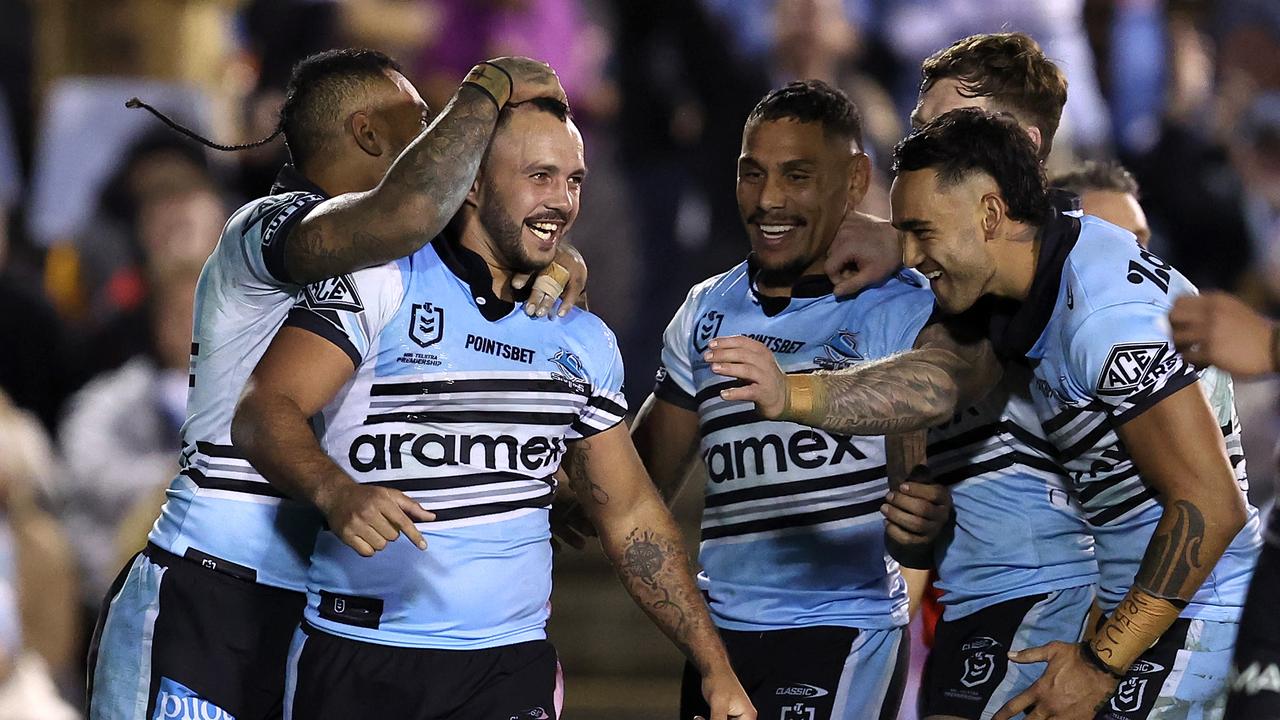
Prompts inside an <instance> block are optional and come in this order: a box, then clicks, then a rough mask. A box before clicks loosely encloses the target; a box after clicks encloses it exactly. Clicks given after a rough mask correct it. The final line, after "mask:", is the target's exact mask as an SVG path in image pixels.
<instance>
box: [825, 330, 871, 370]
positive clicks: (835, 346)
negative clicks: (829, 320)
mask: <svg viewBox="0 0 1280 720" xmlns="http://www.w3.org/2000/svg"><path fill="white" fill-rule="evenodd" d="M863 360H866V358H865V357H863V355H862V352H860V351H859V350H858V333H856V332H853V331H852V330H837V331H836V332H835V334H834V335H832V336H831V337H829V338H827V339H826V341H825V342H823V343H822V354H821V355H819V356H818V357H816V358H814V359H813V362H814V364H816V365H817V366H818V367H820V368H822V369H823V370H839V369H840V368H846V367H849V366H850V365H852V364H854V363H858V362H862V361H863Z"/></svg>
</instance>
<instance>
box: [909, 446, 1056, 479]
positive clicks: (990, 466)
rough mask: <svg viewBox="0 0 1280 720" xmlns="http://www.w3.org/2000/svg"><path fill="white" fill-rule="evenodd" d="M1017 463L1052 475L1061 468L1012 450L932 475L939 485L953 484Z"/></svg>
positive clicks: (1033, 456) (1004, 468)
mask: <svg viewBox="0 0 1280 720" xmlns="http://www.w3.org/2000/svg"><path fill="white" fill-rule="evenodd" d="M1018 464H1022V465H1026V466H1027V467H1030V468H1034V469H1036V470H1040V471H1042V472H1047V473H1053V474H1054V475H1060V474H1061V470H1059V469H1058V467H1057V466H1056V465H1054V464H1053V463H1051V462H1049V461H1048V460H1045V459H1043V458H1040V457H1037V456H1035V455H1028V454H1026V453H1022V452H1017V451H1014V452H1011V453H1009V454H1007V455H1001V456H999V457H994V458H991V459H989V460H983V461H982V462H977V463H973V464H970V465H967V466H965V467H960V468H957V469H955V470H953V471H951V472H946V473H941V474H939V475H935V476H934V477H933V481H934V482H936V483H938V484H940V485H955V484H956V483H960V482H964V481H965V480H969V479H970V478H975V477H978V476H979V475H985V474H987V473H991V472H998V471H1000V470H1006V469H1008V468H1011V467H1013V466H1014V465H1018Z"/></svg>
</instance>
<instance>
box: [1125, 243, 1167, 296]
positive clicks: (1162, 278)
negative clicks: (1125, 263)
mask: <svg viewBox="0 0 1280 720" xmlns="http://www.w3.org/2000/svg"><path fill="white" fill-rule="evenodd" d="M1140 255H1141V256H1142V259H1143V260H1144V261H1146V262H1147V264H1148V265H1151V267H1147V265H1143V264H1142V263H1140V262H1138V261H1137V260H1130V261H1129V274H1128V275H1127V276H1126V277H1128V278H1129V282H1131V283H1133V284H1134V285H1141V284H1142V282H1143V281H1144V280H1150V281H1151V282H1153V283H1155V285H1156V287H1158V288H1160V292H1163V293H1165V294H1166V295H1167V294H1168V293H1169V271H1170V270H1172V269H1173V266H1172V265H1170V264H1169V263H1167V262H1165V261H1163V260H1161V259H1160V258H1158V257H1156V256H1155V255H1152V254H1151V253H1149V252H1147V251H1146V250H1143V251H1141V253H1140Z"/></svg>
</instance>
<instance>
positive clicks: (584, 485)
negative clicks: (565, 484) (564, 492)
mask: <svg viewBox="0 0 1280 720" xmlns="http://www.w3.org/2000/svg"><path fill="white" fill-rule="evenodd" d="M590 451H591V441H589V440H579V441H577V442H576V443H575V444H574V446H573V447H572V448H571V449H570V450H569V452H568V453H567V454H566V455H565V458H564V472H565V475H567V476H568V477H569V488H570V489H571V490H573V494H574V495H576V496H577V497H578V502H580V503H586V502H588V501H591V502H594V503H595V504H596V505H608V504H609V493H608V492H606V491H605V489H604V488H602V487H600V486H599V485H598V484H596V483H595V482H593V481H592V480H591V474H590V472H588V470H587V453H589V452H590Z"/></svg>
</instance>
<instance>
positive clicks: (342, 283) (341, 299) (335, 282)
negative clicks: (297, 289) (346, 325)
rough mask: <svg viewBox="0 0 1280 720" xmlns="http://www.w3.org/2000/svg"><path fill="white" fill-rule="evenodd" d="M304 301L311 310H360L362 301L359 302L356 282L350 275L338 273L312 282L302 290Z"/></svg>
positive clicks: (362, 305)
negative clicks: (335, 275) (333, 276)
mask: <svg viewBox="0 0 1280 720" xmlns="http://www.w3.org/2000/svg"><path fill="white" fill-rule="evenodd" d="M303 295H304V302H305V303H306V305H307V307H309V308H311V309H312V310H345V311H347V312H361V311H363V310H364V303H362V302H360V294H359V293H357V292H356V283H355V281H354V280H352V279H351V276H350V275H339V276H338V277H336V278H329V279H328V280H321V281H320V282H318V283H312V284H310V285H308V286H307V289H306V290H304V291H303Z"/></svg>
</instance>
